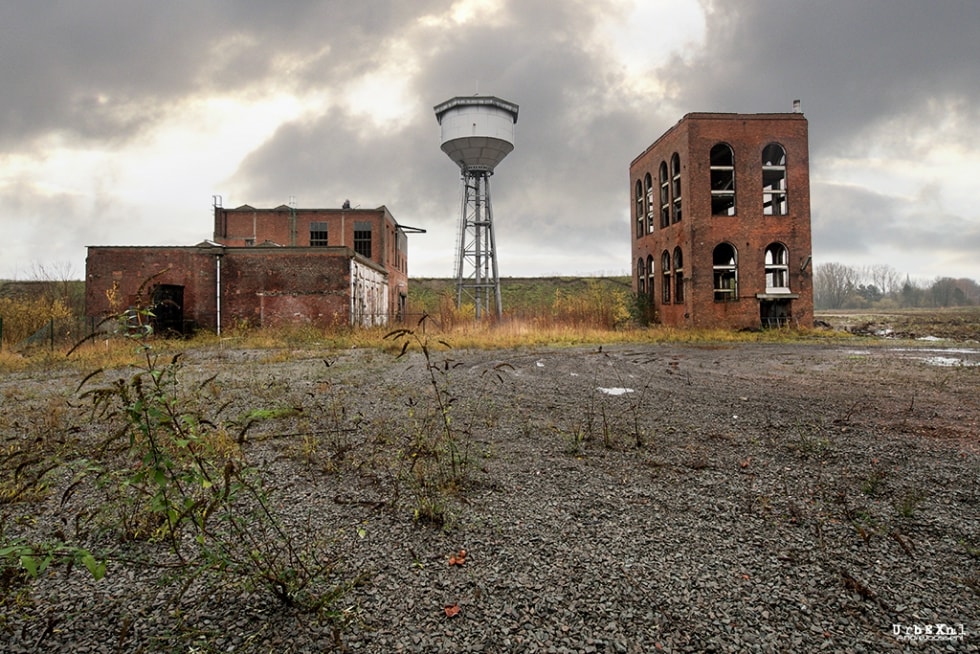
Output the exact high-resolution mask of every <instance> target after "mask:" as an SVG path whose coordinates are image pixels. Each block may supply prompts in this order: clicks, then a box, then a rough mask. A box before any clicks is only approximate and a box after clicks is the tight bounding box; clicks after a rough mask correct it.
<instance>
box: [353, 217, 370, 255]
mask: <svg viewBox="0 0 980 654" xmlns="http://www.w3.org/2000/svg"><path fill="white" fill-rule="evenodd" d="M354 252H357V253H358V254H359V255H361V256H363V257H367V258H368V259H370V258H371V223H369V222H360V221H358V222H355V223H354Z"/></svg>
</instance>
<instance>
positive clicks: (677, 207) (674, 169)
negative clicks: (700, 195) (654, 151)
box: [670, 152, 681, 223]
mask: <svg viewBox="0 0 980 654" xmlns="http://www.w3.org/2000/svg"><path fill="white" fill-rule="evenodd" d="M670 193H671V196H672V199H673V207H674V209H673V212H672V213H671V220H672V221H673V222H675V223H679V222H680V221H681V157H680V155H679V154H677V153H676V152H675V153H674V156H673V157H671V158H670Z"/></svg>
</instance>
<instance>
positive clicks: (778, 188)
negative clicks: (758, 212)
mask: <svg viewBox="0 0 980 654" xmlns="http://www.w3.org/2000/svg"><path fill="white" fill-rule="evenodd" d="M787 209H788V207H787V204H786V150H784V149H783V146H781V145H779V144H778V143H770V144H769V145H767V146H766V147H764V148H763V149H762V213H763V214H764V215H766V216H785V215H786V212H787Z"/></svg>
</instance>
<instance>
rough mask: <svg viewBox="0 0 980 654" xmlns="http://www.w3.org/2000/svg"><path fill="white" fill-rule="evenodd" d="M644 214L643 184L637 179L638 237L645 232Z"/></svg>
mask: <svg viewBox="0 0 980 654" xmlns="http://www.w3.org/2000/svg"><path fill="white" fill-rule="evenodd" d="M643 214H644V212H643V184H641V183H640V180H636V238H640V237H641V236H643V234H644V229H643Z"/></svg>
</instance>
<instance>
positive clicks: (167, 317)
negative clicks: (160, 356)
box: [153, 284, 184, 335]
mask: <svg viewBox="0 0 980 654" xmlns="http://www.w3.org/2000/svg"><path fill="white" fill-rule="evenodd" d="M153 329H154V331H155V332H156V333H158V334H161V335H166V334H183V333H184V287H183V286H176V285H174V284H160V285H159V286H157V287H156V288H154V289H153Z"/></svg>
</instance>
